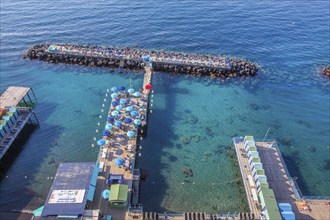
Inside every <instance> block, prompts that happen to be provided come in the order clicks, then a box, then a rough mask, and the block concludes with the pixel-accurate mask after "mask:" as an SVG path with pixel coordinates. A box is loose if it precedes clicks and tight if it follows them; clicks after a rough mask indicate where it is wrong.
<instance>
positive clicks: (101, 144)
mask: <svg viewBox="0 0 330 220" xmlns="http://www.w3.org/2000/svg"><path fill="white" fill-rule="evenodd" d="M104 144H105V140H103V139H100V140H98V141H97V145H99V146H100V147H101V146H103V145H104Z"/></svg>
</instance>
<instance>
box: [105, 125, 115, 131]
mask: <svg viewBox="0 0 330 220" xmlns="http://www.w3.org/2000/svg"><path fill="white" fill-rule="evenodd" d="M112 127H113V125H112V124H106V125H105V129H107V130H111V129H112Z"/></svg>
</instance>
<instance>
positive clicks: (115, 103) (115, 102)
mask: <svg viewBox="0 0 330 220" xmlns="http://www.w3.org/2000/svg"><path fill="white" fill-rule="evenodd" d="M111 104H112V106H117V105H119V102H117V101H113V102H112V103H111Z"/></svg>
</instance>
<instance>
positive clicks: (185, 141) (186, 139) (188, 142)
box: [180, 136, 191, 145]
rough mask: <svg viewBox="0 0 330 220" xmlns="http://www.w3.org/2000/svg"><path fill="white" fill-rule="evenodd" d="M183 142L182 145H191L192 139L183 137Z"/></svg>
mask: <svg viewBox="0 0 330 220" xmlns="http://www.w3.org/2000/svg"><path fill="white" fill-rule="evenodd" d="M180 140H181V142H182V144H185V145H186V144H190V142H191V139H190V137H189V136H184V137H181V139H180Z"/></svg>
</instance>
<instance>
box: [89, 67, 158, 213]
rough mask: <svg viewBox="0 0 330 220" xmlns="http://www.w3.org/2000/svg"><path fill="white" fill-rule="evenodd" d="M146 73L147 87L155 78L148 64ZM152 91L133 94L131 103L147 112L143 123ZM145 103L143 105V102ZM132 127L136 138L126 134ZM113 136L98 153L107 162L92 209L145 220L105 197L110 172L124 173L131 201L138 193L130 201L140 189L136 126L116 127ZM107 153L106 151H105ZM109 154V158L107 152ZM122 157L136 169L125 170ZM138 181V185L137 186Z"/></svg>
mask: <svg viewBox="0 0 330 220" xmlns="http://www.w3.org/2000/svg"><path fill="white" fill-rule="evenodd" d="M145 70H146V73H145V76H144V83H143V88H145V85H146V84H148V83H150V80H151V73H152V71H151V68H150V66H149V64H148V65H146V67H145ZM148 94H149V90H145V89H144V90H143V93H142V94H141V97H142V99H141V98H137V97H134V96H131V97H130V99H131V104H130V105H131V106H133V107H134V108H135V109H139V113H140V114H143V115H144V118H143V119H141V121H142V125H143V124H145V123H146V121H145V120H146V115H147V107H148V100H149V99H148ZM141 101H142V102H143V105H142V106H141V105H139V102H141ZM114 110H115V107H113V106H111V107H110V109H109V112H108V115H111V112H112V111H114ZM123 111H124V110H121V111H119V112H121V114H122V113H123ZM128 130H131V131H134V132H135V134H136V136H135V137H134V138H132V139H129V138H128V137H127V135H126V133H127V131H128ZM111 133H112V134H111V137H109V138H108V141H109V144H106V145H104V146H102V147H101V149H100V152H99V156H98V161H97V162H98V163H99V164H104V168H103V170H102V171H101V172H100V174H99V176H98V180H97V184H96V190H95V199H94V201H93V204H92V209H94V210H95V209H99V210H100V212H101V213H102V215H104V216H105V215H111V216H112V219H113V220H124V219H125V220H130V219H142V217H140V218H139V217H134V218H133V216H130V215H128V209H127V208H112V207H111V206H110V204H109V202H108V201H107V200H104V199H102V197H101V193H102V191H103V190H105V189H107V188H108V186H107V184H106V179H107V178H108V176H109V174H110V173H111V174H123V175H124V179H125V182H126V183H127V184H128V187H129V193H128V202H129V203H131V202H133V203H135V204H136V203H137V202H138V197H137V196H138V193H135V194H133V200H134V201H130V198H131V196H132V193H133V190H138V189H136V187H138V184H137V183H136V181H137V178H139V177H136V176H134V173H136V171H134V164H135V157H136V150H137V148H138V146H137V141H138V137H137V134H138V130H137V129H136V128H135V127H134V124H133V123H131V124H128V125H125V129H120V128H117V127H115V126H114V127H113V129H112V130H111ZM129 145H130V146H131V147H132V148H131V149H132V150H130V151H128V150H126V149H125V147H127V146H129ZM103 152H105V153H103ZM104 154H105V155H106V156H105V157H104V156H103V155H104ZM118 157H120V158H125V157H127V158H131V163H132V164H133V169H132V170H125V168H123V167H121V168H120V167H118V166H117V165H116V164H115V161H116V159H117V158H118ZM133 184H134V185H133Z"/></svg>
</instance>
